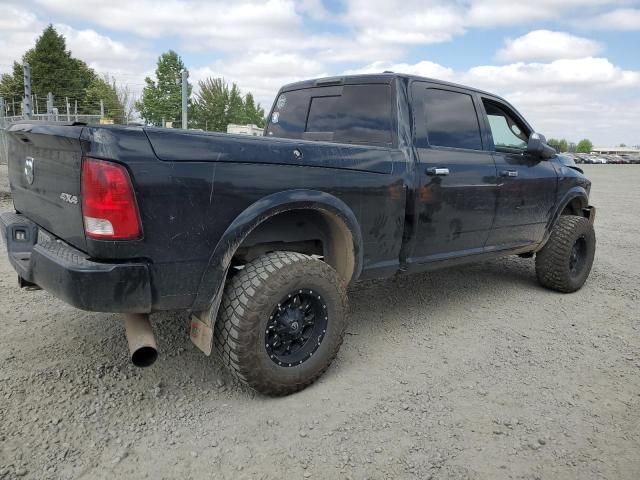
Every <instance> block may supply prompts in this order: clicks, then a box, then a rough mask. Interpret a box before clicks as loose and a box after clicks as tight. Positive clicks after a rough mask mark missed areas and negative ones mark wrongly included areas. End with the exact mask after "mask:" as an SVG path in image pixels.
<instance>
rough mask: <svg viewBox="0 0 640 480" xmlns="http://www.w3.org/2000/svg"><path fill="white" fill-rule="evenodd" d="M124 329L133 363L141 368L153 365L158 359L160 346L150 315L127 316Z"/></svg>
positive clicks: (134, 314)
mask: <svg viewBox="0 0 640 480" xmlns="http://www.w3.org/2000/svg"><path fill="white" fill-rule="evenodd" d="M124 329H125V333H126V336H127V343H128V344H129V357H130V359H131V363H133V364H134V365H135V366H136V367H141V368H144V367H150V366H151V365H153V364H154V363H155V361H156V360H157V359H158V345H157V344H156V337H155V335H154V334H153V329H152V328H151V322H150V321H149V315H145V314H139V313H132V314H127V315H125V316H124Z"/></svg>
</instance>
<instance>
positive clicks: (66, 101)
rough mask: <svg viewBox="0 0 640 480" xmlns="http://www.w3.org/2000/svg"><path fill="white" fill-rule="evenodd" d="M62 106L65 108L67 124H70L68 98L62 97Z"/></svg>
mask: <svg viewBox="0 0 640 480" xmlns="http://www.w3.org/2000/svg"><path fill="white" fill-rule="evenodd" d="M64 106H65V107H67V122H70V121H71V116H70V115H69V97H64Z"/></svg>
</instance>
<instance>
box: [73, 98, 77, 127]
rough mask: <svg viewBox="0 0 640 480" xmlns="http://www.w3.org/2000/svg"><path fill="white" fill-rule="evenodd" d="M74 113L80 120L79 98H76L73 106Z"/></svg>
mask: <svg viewBox="0 0 640 480" xmlns="http://www.w3.org/2000/svg"><path fill="white" fill-rule="evenodd" d="M73 114H74V115H75V117H76V122H77V121H78V99H77V98H76V99H75V104H74V106H73Z"/></svg>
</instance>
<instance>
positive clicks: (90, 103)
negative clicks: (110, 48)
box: [0, 25, 122, 121]
mask: <svg viewBox="0 0 640 480" xmlns="http://www.w3.org/2000/svg"><path fill="white" fill-rule="evenodd" d="M23 63H29V65H30V66H31V90H32V92H33V94H34V96H35V98H36V102H37V105H38V107H39V108H38V110H39V111H40V112H43V111H45V109H46V106H45V105H46V100H45V97H46V96H47V94H48V93H49V92H51V93H53V95H54V104H55V106H56V107H58V109H59V110H60V112H65V110H66V108H65V107H66V105H65V97H67V98H68V99H69V103H70V104H71V105H72V107H73V105H74V104H75V101H77V102H78V113H81V114H98V113H99V112H100V100H101V99H102V100H104V102H105V109H107V108H111V111H112V113H111V115H113V116H112V118H113V119H114V120H116V121H118V117H117V116H116V115H115V113H113V112H114V111H115V110H117V107H116V106H115V104H114V102H113V100H114V99H113V97H112V90H113V88H112V87H115V83H114V82H113V81H110V80H108V78H107V77H105V78H100V77H99V76H98V75H97V74H96V73H95V71H93V69H91V68H90V67H89V66H88V65H87V64H86V63H85V62H83V61H82V60H79V59H77V58H74V57H73V56H72V55H71V52H70V51H68V50H67V43H66V40H65V38H64V36H63V35H61V34H59V33H58V32H57V31H56V29H55V28H54V27H53V26H52V25H49V26H48V27H47V28H45V29H44V31H43V32H42V35H40V37H38V39H37V40H36V43H35V45H34V47H33V48H31V49H30V50H27V51H26V52H25V53H24V55H23V56H22V63H18V62H13V71H12V73H10V74H9V73H6V74H4V75H2V78H1V79H0V95H2V96H4V97H5V98H6V99H7V100H9V101H10V102H11V104H12V103H13V101H14V100H15V99H17V100H18V101H21V100H22V96H23V94H24V86H23ZM34 103H35V102H34ZM34 106H35V105H34ZM107 106H110V107H107ZM34 110H35V109H34ZM18 113H19V112H16V113H15V114H18ZM120 118H122V114H120Z"/></svg>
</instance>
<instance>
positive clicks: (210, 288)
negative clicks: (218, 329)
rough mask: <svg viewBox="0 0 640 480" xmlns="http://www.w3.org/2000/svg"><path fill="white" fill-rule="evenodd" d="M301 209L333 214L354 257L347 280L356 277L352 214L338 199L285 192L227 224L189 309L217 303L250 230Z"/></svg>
mask: <svg viewBox="0 0 640 480" xmlns="http://www.w3.org/2000/svg"><path fill="white" fill-rule="evenodd" d="M304 209H310V210H319V211H322V212H325V213H328V214H330V215H334V216H335V217H336V218H338V219H339V220H341V221H342V222H343V223H344V224H345V225H346V226H347V228H348V229H349V231H350V232H351V236H352V238H353V251H354V257H355V266H354V271H353V275H352V277H351V279H352V280H353V279H356V278H358V276H360V272H361V271H362V258H363V252H362V234H361V232H360V226H359V224H358V221H357V219H356V217H355V215H354V213H353V211H352V210H351V209H350V208H349V207H348V206H347V204H345V203H344V202H343V201H342V200H340V199H339V198H337V197H335V196H333V195H331V194H329V193H326V192H320V191H316V190H288V191H283V192H278V193H274V194H271V195H269V196H267V197H264V198H262V199H260V200H258V201H257V202H255V203H253V204H252V205H250V206H249V207H247V208H246V209H245V210H244V211H243V212H242V213H241V214H240V215H238V217H237V218H236V219H235V220H234V221H233V222H232V223H231V225H229V227H228V228H227V229H226V230H225V232H224V234H223V235H222V237H221V238H220V240H219V241H218V243H217V245H216V247H215V248H214V250H213V253H212V254H211V257H210V258H209V262H208V264H207V267H206V268H205V270H204V273H203V275H202V278H201V280H200V287H199V289H198V294H197V296H196V299H195V301H194V303H193V306H192V309H193V310H195V311H198V310H204V309H207V308H209V307H211V306H212V304H213V305H216V303H219V299H220V298H221V297H222V293H223V289H224V283H225V278H226V275H227V270H228V269H229V265H230V264H231V260H232V259H233V256H234V255H235V253H236V250H237V249H238V248H239V247H240V245H242V242H243V241H244V240H245V239H246V238H247V236H248V235H249V233H251V231H252V230H254V229H255V228H256V227H257V226H258V225H260V224H261V223H262V222H264V221H265V220H267V219H268V218H270V217H273V216H274V215H277V214H279V213H282V212H286V211H290V210H304ZM216 313H217V312H211V314H212V318H215V316H214V314H216Z"/></svg>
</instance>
